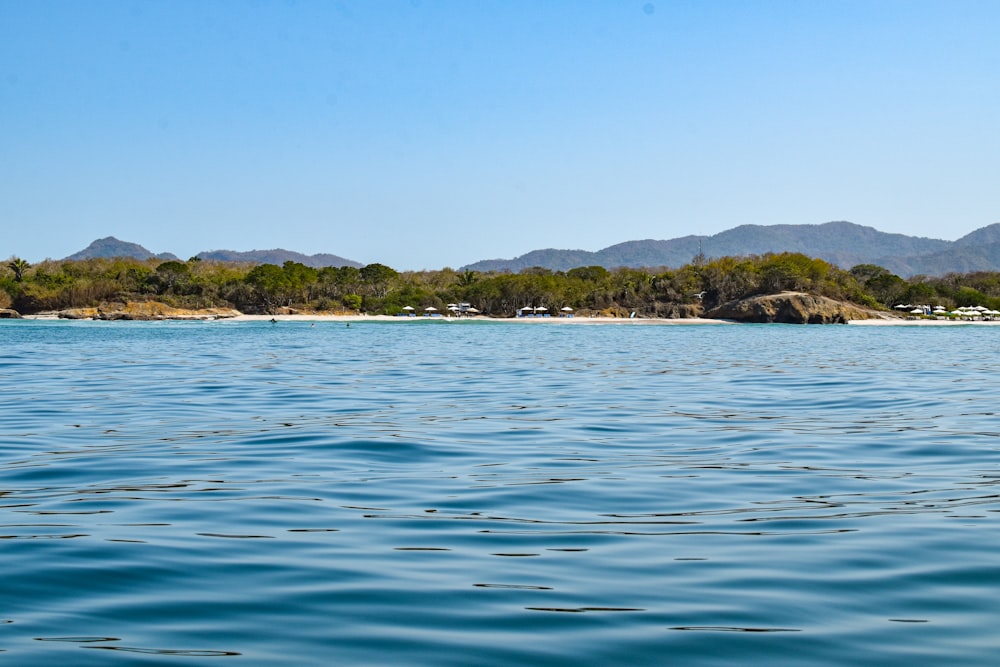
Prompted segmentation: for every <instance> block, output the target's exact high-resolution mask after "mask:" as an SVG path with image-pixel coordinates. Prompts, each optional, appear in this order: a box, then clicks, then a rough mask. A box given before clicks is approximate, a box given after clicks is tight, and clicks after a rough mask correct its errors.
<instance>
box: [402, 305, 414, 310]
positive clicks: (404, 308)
mask: <svg viewBox="0 0 1000 667" xmlns="http://www.w3.org/2000/svg"><path fill="white" fill-rule="evenodd" d="M403 310H413V306H403Z"/></svg>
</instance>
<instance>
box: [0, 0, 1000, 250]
mask: <svg viewBox="0 0 1000 667" xmlns="http://www.w3.org/2000/svg"><path fill="white" fill-rule="evenodd" d="M998 35H1000V2H996V1H994V0H983V1H973V0H934V1H932V0H857V1H855V0H822V1H820V0H793V1H784V0H758V1H754V0H671V1H668V0H595V1H587V0H451V1H449V0H344V1H343V2H335V1H333V0H297V1H291V0H287V1H283V0H275V1H266V0H261V1H259V2H254V1H251V0H239V1H237V0H171V1H169V2H167V1H154V0H135V1H128V0H87V1H86V2H81V1H79V0H62V1H57V0H0V256H3V257H7V256H10V255H18V256H21V257H24V258H26V259H28V260H29V261H38V260H40V259H43V258H45V257H53V258H59V257H64V256H66V255H68V254H70V253H73V252H76V251H77V250H80V249H82V248H84V247H85V246H86V245H87V244H89V243H90V242H91V241H93V240H94V239H96V238H100V237H104V236H109V235H111V236H116V237H118V238H120V239H122V240H126V241H132V242H136V243H140V244H142V245H144V246H145V247H147V248H148V249H150V250H152V251H153V252H172V253H174V254H177V255H179V256H181V257H182V258H187V257H189V256H191V255H193V254H195V253H197V252H200V251H203V250H212V249H222V248H225V249H231V250H252V249H265V248H275V247H283V248H287V249H290V250H297V251H300V252H305V253H308V254H313V253H317V252H329V253H334V254H337V255H341V256H343V257H347V258H349V259H353V260H356V261H359V262H362V263H370V262H381V263H384V264H388V265H389V266H392V267H393V268H397V269H401V270H404V269H422V268H427V269H438V268H442V267H445V266H452V267H457V266H461V265H463V264H468V263H471V262H474V261H477V260H481V259H491V258H500V257H514V256H517V255H521V254H524V253H525V252H528V251H530V250H535V249H539V248H548V247H554V248H572V249H584V250H599V249H601V248H603V247H606V246H609V245H613V244H615V243H620V242H623V241H629V240H636V239H646V238H654V239H669V238H674V237H677V236H683V235H687V234H714V233H717V232H720V231H723V230H726V229H730V228H732V227H735V226H737V225H740V224H748V223H752V224H762V225H770V224H814V223H822V222H827V221H831V220H849V221H851V222H855V223H858V224H862V225H868V226H871V227H875V228H877V229H880V230H883V231H887V232H901V233H906V234H912V235H918V236H929V237H934V238H943V239H955V238H958V237H960V236H962V235H964V234H967V233H968V232H970V231H972V230H974V229H977V228H979V227H983V226H985V225H988V224H991V223H994V222H998V221H1000V38H998Z"/></svg>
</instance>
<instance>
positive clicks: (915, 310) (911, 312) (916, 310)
mask: <svg viewBox="0 0 1000 667" xmlns="http://www.w3.org/2000/svg"><path fill="white" fill-rule="evenodd" d="M923 314H924V311H923V310H922V309H920V308H914V309H913V310H911V311H910V315H923Z"/></svg>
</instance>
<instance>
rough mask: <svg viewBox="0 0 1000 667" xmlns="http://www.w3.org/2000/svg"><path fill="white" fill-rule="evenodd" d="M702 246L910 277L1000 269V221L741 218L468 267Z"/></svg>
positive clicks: (638, 263)
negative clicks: (906, 225)
mask: <svg viewBox="0 0 1000 667" xmlns="http://www.w3.org/2000/svg"><path fill="white" fill-rule="evenodd" d="M699 251H700V252H702V253H703V254H704V255H705V256H706V257H709V258H711V257H725V256H741V255H762V254H764V253H768V252H800V253H803V254H805V255H809V256H810V257H819V258H821V259H824V260H826V261H828V262H830V263H831V264H836V265H837V266H839V267H841V268H844V269H849V268H851V267H852V266H856V265H858V264H877V265H878V266H881V267H884V268H886V269H888V270H890V271H892V272H893V273H895V274H897V275H900V276H903V277H909V276H913V275H917V274H926V275H934V276H940V275H944V274H946V273H952V272H954V273H968V272H972V271H1000V223H995V224H992V225H989V226H987V227H983V228H981V229H977V230H976V231H974V232H971V233H970V234H967V235H966V236H963V237H962V238H960V239H958V240H957V241H942V240H940V239H929V238H923V237H917V236H907V235H905V234H889V233H886V232H880V231H878V230H877V229H874V228H872V227H863V226H861V225H856V224H854V223H851V222H827V223H825V224H821V225H770V226H762V225H741V226H739V227H735V228H733V229H730V230H727V231H724V232H720V233H718V234H715V235H712V236H682V237H680V238H675V239H670V240H668V241H654V240H646V241H627V242H625V243H619V244H617V245H613V246H609V247H607V248H604V249H603V250H598V251H597V252H588V251H586V250H556V249H546V250H533V251H531V252H529V253H527V254H524V255H521V256H520V257H515V258H514V259H491V260H483V261H480V262H476V263H474V264H469V265H467V266H463V267H461V268H462V269H471V270H473V271H511V272H515V273H516V272H518V271H521V270H523V269H527V268H530V267H535V266H538V267H543V268H547V269H551V270H553V271H567V270H569V269H572V268H576V267H579V266H603V267H606V268H615V267H622V266H629V267H648V268H651V267H672V268H677V267H681V266H684V265H685V264H690V263H691V260H692V259H694V257H695V256H696V255H697V254H698V253H699Z"/></svg>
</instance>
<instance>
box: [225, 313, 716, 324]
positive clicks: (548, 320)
mask: <svg viewBox="0 0 1000 667" xmlns="http://www.w3.org/2000/svg"><path fill="white" fill-rule="evenodd" d="M226 319H227V320H228V321H230V322H261V321H263V322H268V321H270V320H272V319H273V320H275V321H276V322H399V323H401V324H407V323H415V322H436V323H450V324H454V323H470V322H510V323H513V324H577V325H588V324H647V325H648V324H736V322H732V321H729V320H713V319H706V318H700V317H689V318H679V319H667V318H652V317H631V318H627V317H486V316H484V315H477V316H476V317H423V316H417V317H397V316H394V315H319V314H303V315H238V316H236V317H230V318H226Z"/></svg>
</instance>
